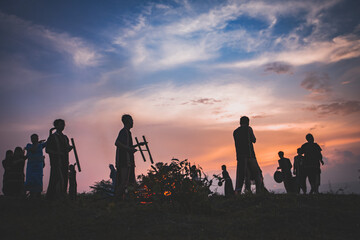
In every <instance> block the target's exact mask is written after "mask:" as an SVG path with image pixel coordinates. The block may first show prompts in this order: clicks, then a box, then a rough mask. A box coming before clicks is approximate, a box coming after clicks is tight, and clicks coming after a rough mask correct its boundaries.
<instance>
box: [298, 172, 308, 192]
mask: <svg viewBox="0 0 360 240" xmlns="http://www.w3.org/2000/svg"><path fill="white" fill-rule="evenodd" d="M296 183H297V185H298V187H299V188H300V189H301V190H302V191H303V193H304V194H306V190H307V189H306V174H304V171H301V173H300V174H298V175H297V176H296ZM300 189H299V190H298V193H300Z"/></svg>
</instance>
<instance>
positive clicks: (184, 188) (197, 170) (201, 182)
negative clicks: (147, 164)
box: [135, 159, 212, 211]
mask: <svg viewBox="0 0 360 240" xmlns="http://www.w3.org/2000/svg"><path fill="white" fill-rule="evenodd" d="M138 179H139V189H138V190H137V191H135V194H136V195H137V197H138V198H140V199H142V200H143V201H146V202H160V203H170V204H172V205H179V206H180V207H181V208H182V209H184V210H186V211H195V210H196V209H199V208H203V207H206V204H205V203H206V202H208V196H209V195H210V194H211V193H212V192H211V191H210V186H211V184H212V180H210V181H209V180H208V178H207V176H206V175H205V174H204V172H203V171H202V169H201V167H196V166H195V165H192V166H191V164H190V162H189V161H188V160H187V159H185V160H183V161H179V160H178V159H172V160H171V163H170V164H167V163H162V162H158V163H156V164H155V166H151V169H150V170H149V171H148V173H147V175H140V176H139V177H138Z"/></svg>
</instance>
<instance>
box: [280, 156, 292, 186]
mask: <svg viewBox="0 0 360 240" xmlns="http://www.w3.org/2000/svg"><path fill="white" fill-rule="evenodd" d="M278 155H279V157H280V159H279V160H278V162H279V167H278V168H277V169H280V170H281V172H282V173H283V175H284V186H285V189H286V192H287V193H290V192H293V184H292V175H291V168H292V165H291V162H290V159H288V158H284V152H283V151H280V152H279V153H278Z"/></svg>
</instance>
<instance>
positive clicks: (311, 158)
mask: <svg viewBox="0 0 360 240" xmlns="http://www.w3.org/2000/svg"><path fill="white" fill-rule="evenodd" d="M306 140H307V141H308V142H307V143H304V144H303V145H302V146H301V148H300V150H301V153H304V158H305V160H304V171H305V175H306V176H307V177H308V178H309V182H310V185H311V190H310V193H319V186H320V173H321V170H320V163H321V164H322V165H324V161H323V160H322V158H323V157H322V154H321V151H322V149H321V147H320V146H319V145H318V144H317V143H315V142H314V136H313V135H312V134H310V133H309V134H307V135H306Z"/></svg>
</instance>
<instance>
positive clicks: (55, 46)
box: [0, 0, 360, 192]
mask: <svg viewBox="0 0 360 240" xmlns="http://www.w3.org/2000/svg"><path fill="white" fill-rule="evenodd" d="M359 12H360V4H359V3H358V1H356V0H354V1H346V0H324V1H313V0H310V1H295V0H294V1H281V0H280V1H274V0H271V1H223V0H219V1H216V0H211V1H187V0H173V1H135V0H129V1H93V0H88V1H56V2H54V1H40V0H37V1H35V0H33V1H32V0H26V1H20V0H11V1H10V0H9V1H6V0H3V1H1V2H0V36H1V37H0V98H1V105H0V111H1V118H0V156H1V158H2V159H4V158H5V152H6V150H8V149H12V150H13V149H14V148H15V147H16V146H22V147H24V146H25V145H26V144H27V143H28V142H29V141H30V135H31V134H33V133H37V134H39V136H40V138H41V139H46V138H47V136H48V132H49V129H50V128H51V127H52V122H53V120H54V119H56V118H62V119H64V120H65V121H66V129H65V131H64V132H65V134H67V135H68V136H69V137H73V138H74V139H75V141H76V144H77V149H78V154H79V157H80V162H81V165H82V170H83V171H82V172H81V173H79V174H78V191H79V192H82V191H88V190H89V185H92V184H93V183H94V182H95V181H100V180H102V179H108V178H109V168H108V165H109V164H110V163H114V160H115V146H114V142H115V139H116V137H117V134H118V132H119V130H120V129H121V128H122V123H121V116H122V115H123V114H124V113H128V114H131V115H132V116H133V119H134V128H133V130H132V132H133V136H134V137H135V136H137V137H141V136H142V135H145V136H146V137H147V139H148V141H149V145H150V149H151V150H152V155H153V157H154V160H155V161H162V162H169V161H170V160H171V158H173V157H175V158H179V159H185V158H187V159H189V160H190V162H191V163H196V164H199V165H200V166H201V167H202V168H203V169H204V171H205V172H206V173H208V174H211V175H212V174H213V173H221V165H222V164H226V165H227V166H228V169H229V173H230V175H231V177H232V179H233V180H235V168H236V159H235V148H234V142H233V137H232V132H233V130H234V129H235V128H237V127H238V125H239V118H240V117H241V116H243V115H246V116H249V117H250V125H251V126H252V127H253V129H254V133H255V136H256V138H257V143H256V144H255V151H256V154H257V157H258V161H259V164H260V166H261V168H262V169H263V172H264V176H265V185H266V186H267V187H268V188H270V189H274V188H280V187H282V186H281V185H277V184H275V182H274V181H273V179H272V175H273V173H274V171H275V169H276V167H277V159H278V156H277V152H278V151H280V150H282V151H284V152H285V157H288V158H290V159H291V161H293V157H294V156H295V153H296V149H297V148H298V147H300V146H301V145H302V144H303V143H304V142H305V135H306V134H307V133H309V132H310V133H312V134H313V135H314V137H315V141H316V142H317V143H319V145H320V146H321V147H322V149H323V155H324V159H325V165H324V166H323V168H322V183H324V184H325V183H329V182H331V183H341V182H354V181H358V178H359V175H360V173H359V171H358V169H360V124H359V120H360V95H359V90H360V14H359ZM70 161H71V162H74V158H73V154H72V153H71V159H70ZM46 164H47V166H46V168H45V171H44V190H46V187H47V183H48V178H49V171H50V169H49V165H50V164H49V159H48V156H47V155H46ZM136 164H137V169H136V173H137V174H141V173H146V171H147V169H149V167H150V163H149V162H146V163H144V162H143V160H142V159H141V156H140V154H139V153H136ZM0 175H1V177H0V179H2V175H3V169H2V168H1V170H0ZM0 186H2V181H1V183H0Z"/></svg>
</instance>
